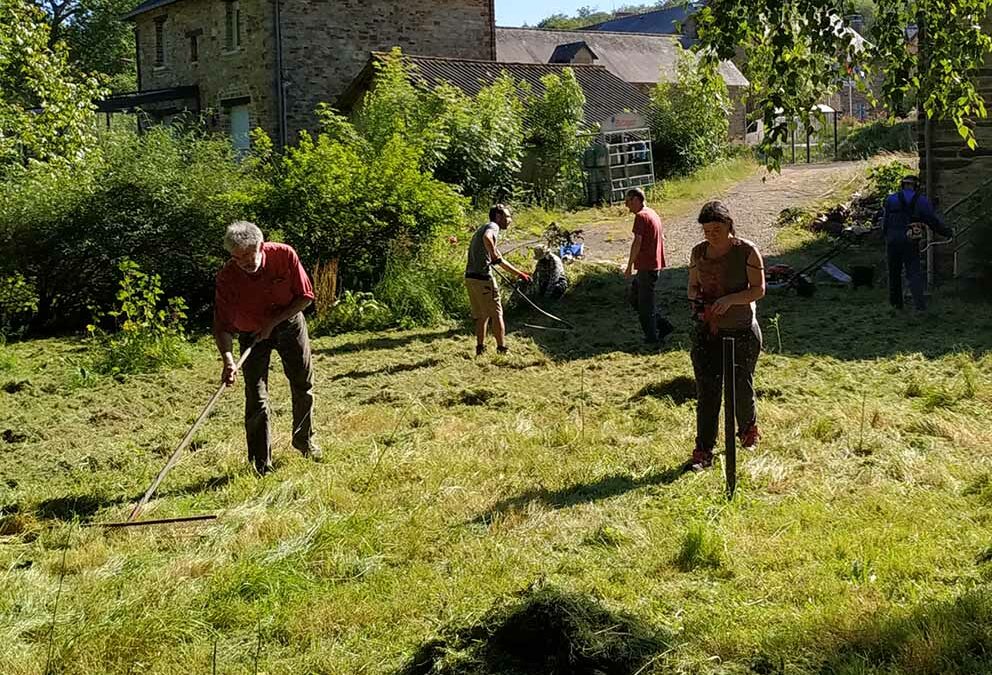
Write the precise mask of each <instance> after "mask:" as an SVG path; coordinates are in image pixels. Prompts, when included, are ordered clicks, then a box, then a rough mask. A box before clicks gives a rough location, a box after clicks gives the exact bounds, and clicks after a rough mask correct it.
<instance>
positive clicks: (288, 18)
mask: <svg viewBox="0 0 992 675" xmlns="http://www.w3.org/2000/svg"><path fill="white" fill-rule="evenodd" d="M395 46H398V47H400V48H402V49H403V51H405V52H407V53H410V54H421V55H429V56H449V57H458V58H469V59H481V60H494V59H495V57H496V43H495V30H494V16H493V0H406V1H397V0H286V1H285V3H284V5H283V59H284V70H285V73H286V95H287V126H288V129H289V136H288V137H289V139H290V141H291V142H292V139H294V138H295V137H296V136H297V133H298V132H299V131H300V130H302V129H313V128H314V125H315V118H314V115H313V111H314V109H315V108H316V107H317V104H319V103H322V102H323V103H330V104H332V105H333V104H334V103H335V102H336V100H337V98H338V96H340V95H341V94H342V93H343V92H344V90H345V89H346V88H347V86H348V84H350V83H351V81H352V80H353V79H354V78H355V76H356V75H358V73H359V72H360V71H361V69H362V67H363V66H364V65H365V63H366V61H367V60H368V56H369V52H370V51H376V50H378V51H388V50H390V49H392V48H393V47H395Z"/></svg>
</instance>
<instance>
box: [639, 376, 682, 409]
mask: <svg viewBox="0 0 992 675" xmlns="http://www.w3.org/2000/svg"><path fill="white" fill-rule="evenodd" d="M646 398H668V399H671V401H672V403H674V404H675V405H682V404H683V403H688V402H689V401H695V400H696V381H695V380H694V379H692V378H691V377H686V376H685V375H679V376H678V377H676V378H674V379H671V380H668V381H667V382H657V383H652V384H647V385H645V386H644V387H642V388H641V390H640V391H639V392H637V393H636V394H634V395H633V396H631V397H630V400H631V402H634V401H642V400H644V399H646Z"/></svg>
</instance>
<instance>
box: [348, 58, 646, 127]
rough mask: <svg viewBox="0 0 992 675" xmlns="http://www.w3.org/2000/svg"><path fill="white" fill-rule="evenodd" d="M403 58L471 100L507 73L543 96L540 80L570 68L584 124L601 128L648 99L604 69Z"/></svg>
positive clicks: (357, 87) (355, 90)
mask: <svg viewBox="0 0 992 675" xmlns="http://www.w3.org/2000/svg"><path fill="white" fill-rule="evenodd" d="M388 57H389V55H388V54H384V53H382V52H373V53H372V58H371V60H370V61H375V60H378V61H382V60H384V59H386V58H388ZM403 58H404V59H406V61H407V62H408V63H410V64H412V65H413V66H415V68H416V71H417V76H418V78H420V79H421V80H422V81H423V82H425V83H426V84H427V86H430V87H433V86H437V85H439V84H440V83H442V82H447V83H449V84H451V85H454V86H455V87H457V88H458V89H461V90H462V91H463V92H465V93H466V94H468V95H470V96H474V95H475V94H478V93H479V91H480V90H481V89H482V88H483V87H485V86H487V85H490V84H492V83H493V82H495V81H496V79H497V78H498V77H499V76H500V75H501V74H502V73H503V72H506V73H507V74H508V75H509V76H510V77H511V78H513V80H514V81H517V82H519V81H523V82H526V83H527V84H529V85H530V86H531V88H532V91H533V93H534V95H538V96H539V95H541V93H543V91H544V85H543V84H542V83H541V78H542V77H544V76H545V75H552V74H553V75H561V73H562V71H563V70H564V69H565V68H571V69H572V72H573V73H575V79H576V80H577V81H578V83H579V85H580V86H581V87H582V91H583V93H584V94H585V97H586V103H585V122H586V123H587V124H598V123H601V122H603V121H605V120H608V119H609V118H610V117H612V116H613V115H616V114H617V113H620V112H623V111H625V110H629V111H641V110H645V109H646V108H647V105H648V103H649V99H648V97H647V96H646V95H645V94H644V93H643V92H641V91H640V90H639V89H638V88H637V87H635V86H634V85H632V84H630V83H628V82H625V81H623V80H621V79H620V78H619V77H617V76H615V75H613V74H612V73H611V72H610V71H608V70H607V69H606V68H604V67H602V66H591V65H568V64H557V63H497V62H495V61H473V60H470V59H450V58H443V57H437V56H412V55H409V54H404V55H403ZM371 72H372V69H371V68H369V67H368V66H367V67H366V69H365V71H363V74H362V75H360V76H359V78H358V80H356V81H355V83H353V84H352V86H351V87H350V88H349V92H348V93H346V94H345V95H344V96H343V97H342V101H341V107H342V108H343V109H347V108H348V107H349V104H354V102H355V101H356V100H357V98H358V95H359V92H360V91H361V90H364V89H367V88H368V85H369V82H368V81H367V80H368V78H369V77H370V76H371Z"/></svg>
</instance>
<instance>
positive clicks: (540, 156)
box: [527, 68, 592, 208]
mask: <svg viewBox="0 0 992 675" xmlns="http://www.w3.org/2000/svg"><path fill="white" fill-rule="evenodd" d="M541 83H542V84H543V85H544V92H543V93H542V95H541V96H540V98H535V99H534V100H532V101H531V102H530V104H529V105H528V108H527V129H528V132H529V135H530V138H531V140H532V142H533V143H534V154H535V163H536V166H535V169H534V177H533V185H532V186H531V188H532V190H533V195H534V198H535V200H536V201H537V202H538V203H539V204H541V205H542V206H550V207H556V208H571V207H574V206H575V205H576V204H578V203H579V201H580V200H581V199H582V197H583V195H584V190H585V173H584V172H583V170H582V154H583V153H584V152H585V150H586V148H588V147H589V144H590V143H591V142H592V136H591V135H588V134H583V135H580V132H581V131H583V129H582V120H583V117H584V114H583V106H584V105H585V101H586V99H585V94H583V93H582V87H581V86H579V83H578V80H576V79H575V73H574V72H573V71H572V69H571V68H565V69H564V70H563V71H562V74H561V75H560V76H559V75H545V76H544V77H542V78H541Z"/></svg>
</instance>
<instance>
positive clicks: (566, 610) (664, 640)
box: [396, 587, 671, 675]
mask: <svg viewBox="0 0 992 675" xmlns="http://www.w3.org/2000/svg"><path fill="white" fill-rule="evenodd" d="M670 643H671V637H670V636H669V635H668V634H667V633H666V632H664V631H662V630H661V629H659V628H656V627H654V626H651V625H649V624H648V623H646V622H645V621H643V620H642V619H640V618H638V617H636V616H633V615H631V614H627V613H625V612H616V611H611V610H609V609H607V608H606V607H604V606H603V605H601V604H600V603H599V602H598V601H597V600H596V599H595V598H593V597H591V596H588V595H582V594H578V593H571V592H567V591H563V590H559V589H557V588H554V587H545V588H539V589H537V590H530V589H529V590H527V591H525V592H524V593H523V594H521V596H520V597H519V598H518V599H516V600H514V601H510V602H506V601H499V602H497V603H496V605H495V606H494V607H493V608H492V609H490V610H489V612H488V613H487V614H486V615H485V616H483V617H482V619H481V620H480V621H479V622H478V623H476V624H474V625H470V626H453V627H444V628H442V629H441V631H440V635H439V636H438V637H437V638H434V639H432V640H428V641H426V642H424V643H423V644H422V645H421V646H420V647H419V648H418V649H417V650H416V652H415V653H414V654H413V656H412V657H411V658H410V660H409V661H408V662H407V663H406V664H405V665H404V666H403V667H401V668H400V670H398V671H397V672H396V675H469V674H472V675H485V674H489V673H492V674H493V675H495V674H497V673H500V674H505V675H515V674H517V675H529V674H533V675H635V674H637V673H642V672H645V669H646V668H647V667H648V666H650V665H651V664H652V663H653V662H656V661H657V660H658V659H659V658H661V656H662V655H663V654H665V653H666V651H667V650H668V648H669V644H670Z"/></svg>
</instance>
